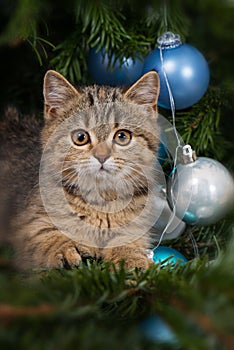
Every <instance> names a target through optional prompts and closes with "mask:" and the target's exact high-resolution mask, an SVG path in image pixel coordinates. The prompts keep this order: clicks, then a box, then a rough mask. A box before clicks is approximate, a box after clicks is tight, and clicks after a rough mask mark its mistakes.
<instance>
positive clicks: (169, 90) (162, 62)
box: [153, 46, 182, 251]
mask: <svg viewBox="0 0 234 350" xmlns="http://www.w3.org/2000/svg"><path fill="white" fill-rule="evenodd" d="M159 50H160V61H161V66H162V71H163V75H164V79H165V82H166V86H167V90H168V94H169V99H170V105H171V112H172V126H173V131H174V133H175V136H176V141H177V146H176V149H175V159H174V168H175V166H176V163H177V158H178V150H179V148H182V146H181V142H180V138H179V135H178V132H177V130H176V126H175V102H174V98H173V95H172V92H171V87H170V84H169V81H168V78H167V74H166V70H165V66H164V60H163V54H162V51H163V50H162V47H161V46H160V47H159ZM174 176H175V172H173V173H172V181H173V179H174ZM172 209H173V210H172V215H171V217H170V219H169V221H168V223H167V225H166V226H165V228H164V230H163V232H162V233H161V235H160V238H159V241H158V243H157V245H156V246H155V247H154V248H153V251H154V250H155V249H157V248H158V247H159V246H160V244H161V243H162V240H163V237H164V235H165V233H166V231H167V229H168V228H169V226H170V225H171V223H172V221H173V220H174V218H175V216H176V213H175V211H176V208H175V202H174V197H173V196H172Z"/></svg>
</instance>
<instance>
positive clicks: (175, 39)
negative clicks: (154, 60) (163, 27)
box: [157, 32, 182, 49]
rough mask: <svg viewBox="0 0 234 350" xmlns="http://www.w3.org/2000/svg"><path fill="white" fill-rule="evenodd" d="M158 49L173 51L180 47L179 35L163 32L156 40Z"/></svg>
mask: <svg viewBox="0 0 234 350" xmlns="http://www.w3.org/2000/svg"><path fill="white" fill-rule="evenodd" d="M157 43H158V47H159V48H160V49H173V48H175V47H178V46H180V45H182V41H181V39H180V36H179V34H174V33H172V32H165V33H163V35H162V36H160V37H159V38H158V39H157Z"/></svg>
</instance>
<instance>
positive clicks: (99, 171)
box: [98, 164, 110, 174]
mask: <svg viewBox="0 0 234 350" xmlns="http://www.w3.org/2000/svg"><path fill="white" fill-rule="evenodd" d="M98 173H99V174H105V173H110V170H108V169H107V168H106V167H105V165H104V164H102V165H101V166H100V168H99V170H98Z"/></svg>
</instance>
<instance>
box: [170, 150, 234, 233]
mask: <svg viewBox="0 0 234 350" xmlns="http://www.w3.org/2000/svg"><path fill="white" fill-rule="evenodd" d="M185 148H187V149H188V150H189V151H188V152H189V153H190V154H189V153H188V159H187V161H186V163H185V164H183V163H181V164H178V165H177V166H176V170H175V172H174V174H172V176H171V179H170V181H169V182H168V200H169V203H170V206H171V207H173V206H175V213H176V216H177V217H178V218H180V219H182V220H183V221H184V222H186V223H187V224H189V225H196V226H207V225H211V224H214V223H216V222H217V221H218V220H220V219H221V218H223V217H224V216H225V215H226V214H227V213H228V211H229V210H230V209H231V208H232V205H233V201H234V180H233V177H232V175H231V174H230V172H229V171H228V169H227V168H226V167H224V166H223V165H222V164H221V163H220V162H218V161H217V160H214V159H211V158H208V157H198V158H197V159H195V160H193V159H192V157H191V152H192V151H191V146H189V145H186V146H185ZM189 157H190V158H189Z"/></svg>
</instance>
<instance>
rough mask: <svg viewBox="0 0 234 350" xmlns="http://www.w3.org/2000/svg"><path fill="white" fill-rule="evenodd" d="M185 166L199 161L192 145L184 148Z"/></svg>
mask: <svg viewBox="0 0 234 350" xmlns="http://www.w3.org/2000/svg"><path fill="white" fill-rule="evenodd" d="M182 152H183V156H182V157H183V164H188V163H192V162H194V161H195V160H196V159H197V156H196V153H195V151H193V149H192V147H191V146H190V145H185V146H184V147H183V150H182Z"/></svg>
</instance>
